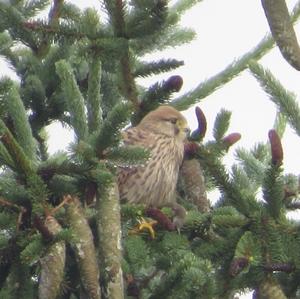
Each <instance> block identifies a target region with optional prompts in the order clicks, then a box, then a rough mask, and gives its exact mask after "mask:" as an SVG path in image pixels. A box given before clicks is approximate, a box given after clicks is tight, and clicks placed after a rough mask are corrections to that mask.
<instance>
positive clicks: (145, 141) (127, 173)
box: [118, 127, 153, 198]
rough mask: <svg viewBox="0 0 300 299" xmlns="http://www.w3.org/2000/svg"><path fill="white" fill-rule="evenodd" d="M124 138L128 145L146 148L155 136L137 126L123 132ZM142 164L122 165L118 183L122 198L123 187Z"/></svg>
mask: <svg viewBox="0 0 300 299" xmlns="http://www.w3.org/2000/svg"><path fill="white" fill-rule="evenodd" d="M122 137H123V138H122V140H123V142H124V144H125V145H127V146H131V145H132V146H141V147H145V148H150V146H149V143H150V144H151V143H152V142H150V140H151V139H152V138H153V137H152V134H151V133H150V134H149V133H148V132H146V131H144V130H141V129H139V128H137V127H133V128H129V129H127V130H125V131H123V132H122ZM140 167H141V166H120V167H119V171H118V185H119V190H120V195H121V198H122V193H123V187H124V186H125V185H126V182H127V180H128V178H129V177H131V176H132V175H134V174H136V173H137V172H138V169H139V168H140Z"/></svg>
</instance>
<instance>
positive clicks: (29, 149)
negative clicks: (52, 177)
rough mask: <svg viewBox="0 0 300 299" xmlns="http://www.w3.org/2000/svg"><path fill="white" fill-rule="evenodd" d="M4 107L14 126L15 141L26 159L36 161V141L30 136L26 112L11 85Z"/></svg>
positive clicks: (14, 88) (16, 91)
mask: <svg viewBox="0 0 300 299" xmlns="http://www.w3.org/2000/svg"><path fill="white" fill-rule="evenodd" d="M5 106H6V108H7V111H8V113H9V116H10V117H11V119H12V121H13V124H14V133H15V134H16V140H17V142H18V143H19V145H20V146H21V147H22V149H23V151H24V154H25V155H26V156H27V157H28V159H30V160H32V161H36V151H37V147H36V141H35V139H34V138H33V136H32V131H31V127H30V124H29V121H28V117H27V114H26V110H25V107H24V104H23V101H22V99H21V98H20V95H19V92H18V90H17V87H16V86H15V85H14V84H13V83H12V84H11V87H10V89H9V91H8V92H7V97H6V101H5Z"/></svg>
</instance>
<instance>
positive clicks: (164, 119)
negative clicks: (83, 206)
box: [118, 106, 189, 207]
mask: <svg viewBox="0 0 300 299" xmlns="http://www.w3.org/2000/svg"><path fill="white" fill-rule="evenodd" d="M188 131H189V129H188V126H187V122H186V119H185V118H184V116H183V115H182V114H181V113H180V112H178V111H177V110H176V109H174V108H172V107H170V106H160V107H159V108H157V109H156V110H154V111H152V112H150V113H148V114H147V115H146V116H145V117H144V118H143V119H142V121H141V122H140V123H139V125H138V126H136V127H132V128H129V129H127V130H126V131H125V132H124V133H123V139H124V143H125V144H126V145H129V146H130V145H134V146H141V147H145V148H147V149H148V150H149V151H150V158H149V160H148V161H147V162H146V163H145V165H140V166H137V167H134V168H121V169H120V171H119V175H118V184H119V191H120V198H121V200H126V201H128V202H130V203H143V204H145V205H146V206H152V207H162V206H166V205H172V203H175V188H176V184H177V179H178V172H179V167H180V165H181V163H182V160H183V154H184V141H185V140H186V136H187V133H188Z"/></svg>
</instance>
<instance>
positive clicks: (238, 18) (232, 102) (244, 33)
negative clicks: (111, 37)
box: [0, 0, 300, 298]
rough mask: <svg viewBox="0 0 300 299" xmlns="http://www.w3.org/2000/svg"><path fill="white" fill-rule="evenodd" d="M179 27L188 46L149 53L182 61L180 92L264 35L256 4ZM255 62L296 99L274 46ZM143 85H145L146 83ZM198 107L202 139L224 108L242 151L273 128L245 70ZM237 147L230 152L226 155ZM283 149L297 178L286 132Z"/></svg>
mask: <svg viewBox="0 0 300 299" xmlns="http://www.w3.org/2000/svg"><path fill="white" fill-rule="evenodd" d="M72 2H74V3H76V4H77V5H79V6H81V7H86V6H94V7H95V8H99V7H100V2H99V1H97V0H90V1H89V0H85V1H72ZM287 2H288V5H289V7H293V5H294V4H295V3H296V2H297V1H295V0H291V1H287ZM182 24H183V25H184V26H187V27H192V28H194V29H195V30H196V32H197V39H196V40H195V41H194V42H192V43H191V44H189V45H184V46H182V47H179V48H177V49H175V50H174V49H172V50H168V51H165V52H164V54H163V55H162V54H159V53H156V54H155V56H156V57H157V58H161V57H162V56H164V57H170V58H177V59H180V60H184V61H185V66H183V67H181V68H180V69H178V70H176V71H173V72H172V73H171V74H170V75H175V74H178V75H181V76H182V77H183V79H184V85H183V88H182V92H185V91H188V90H190V89H191V88H193V87H195V86H197V85H198V84H199V83H200V82H202V81H203V80H205V79H207V78H209V77H211V76H213V75H214V74H216V73H218V72H219V71H221V70H222V69H223V68H225V67H226V66H227V65H228V64H230V63H231V62H232V61H233V60H234V59H235V58H237V57H239V56H241V55H243V54H244V53H246V52H247V51H249V50H250V49H252V48H253V47H254V46H255V45H256V44H257V43H258V42H259V41H260V40H261V39H262V38H263V37H264V36H265V35H266V33H267V32H268V31H269V28H268V25H267V21H266V19H265V16H264V12H263V10H262V7H261V1H259V0H242V1H241V0H226V1H222V0H221V1H220V0H204V1H202V2H200V3H199V4H197V5H196V6H195V7H194V8H193V9H192V10H191V11H190V12H188V13H186V15H185V16H184V18H183V19H182ZM296 31H298V32H299V33H300V27H299V26H296ZM298 39H300V34H298ZM148 58H149V57H148ZM260 62H261V63H262V64H263V65H264V66H265V67H268V68H269V69H270V70H271V71H272V72H273V74H274V75H275V76H276V77H277V78H278V79H279V80H280V81H281V82H282V83H283V85H284V86H285V87H286V88H287V89H288V90H290V91H292V92H294V93H295V94H297V96H298V98H299V95H300V84H299V83H300V74H299V72H297V71H296V70H294V69H293V68H292V67H290V66H289V65H288V64H287V62H286V61H285V60H284V59H283V58H282V57H281V55H280V53H279V51H278V50H277V49H276V48H275V49H273V50H272V51H271V52H270V53H269V54H267V55H266V56H265V57H264V58H263V59H261V61H260ZM0 67H1V70H2V71H1V72H2V74H4V73H6V74H7V73H9V74H10V75H12V73H11V72H8V69H7V68H4V66H3V64H1V65H0ZM168 76H169V75H166V74H165V75H162V76H160V77H159V78H160V79H167V78H168ZM150 82H153V83H154V82H155V79H151V80H150ZM145 83H146V84H149V81H147V82H145ZM199 106H200V107H201V108H202V110H203V111H204V113H205V115H206V117H207V120H208V132H207V137H206V140H209V139H210V138H211V133H212V125H213V121H214V119H215V116H216V114H217V113H218V112H219V111H220V109H221V108H225V109H227V110H230V111H232V122H231V126H230V130H229V131H230V132H239V133H241V134H242V140H241V141H240V142H239V143H238V145H237V146H245V147H247V148H250V147H252V146H253V145H254V144H255V143H256V142H260V141H264V142H265V141H267V136H268V131H269V129H270V128H272V126H273V123H274V119H275V113H276V107H275V106H274V104H273V103H272V102H271V101H269V100H268V97H267V95H266V94H265V93H264V92H263V91H262V89H261V88H260V86H259V84H258V83H257V81H256V80H255V79H254V78H253V76H252V75H251V74H250V73H249V72H248V71H244V72H243V73H242V74H241V75H240V76H239V77H237V78H236V79H234V80H233V81H232V82H230V83H228V84H226V85H225V86H224V87H222V88H220V89H219V90H218V91H217V92H215V93H213V94H212V95H210V96H209V97H207V98H206V99H204V100H202V101H201V103H199ZM192 111H193V109H190V110H189V111H187V112H185V115H186V116H187V118H188V119H189V122H190V125H191V126H192V127H195V126H196V122H195V116H194V114H193V112H192ZM52 127H55V130H51V132H52V133H51V134H52V138H51V140H50V144H49V149H50V151H51V152H54V151H56V150H57V149H58V148H64V147H65V146H66V145H67V144H68V142H69V135H68V134H62V130H57V127H56V126H52ZM54 140H55V141H54ZM58 140H60V141H61V142H58ZM237 146H235V147H233V149H231V151H230V153H231V154H232V153H233V152H234V148H236V147H237ZM283 146H284V154H285V159H284V166H285V171H286V172H292V173H294V174H299V172H300V171H299V169H300V162H299V158H298V156H299V153H300V138H299V137H298V136H296V135H295V134H294V133H293V131H292V130H291V129H290V128H288V130H287V132H286V134H285V137H284V139H283ZM244 298H248V297H244Z"/></svg>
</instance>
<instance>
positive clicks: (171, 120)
mask: <svg viewBox="0 0 300 299" xmlns="http://www.w3.org/2000/svg"><path fill="white" fill-rule="evenodd" d="M169 122H170V123H172V124H174V125H175V124H176V123H177V119H176V118H170V119H169Z"/></svg>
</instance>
